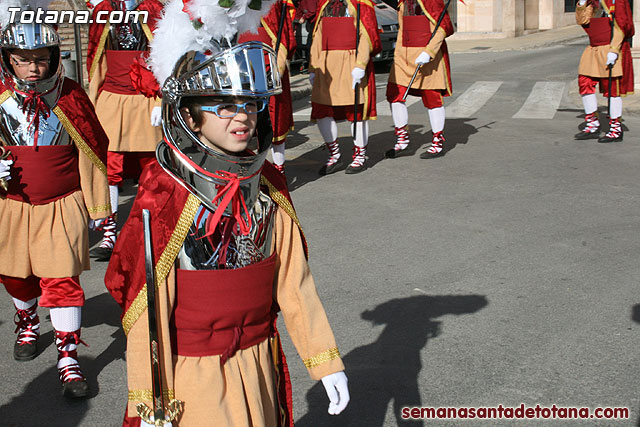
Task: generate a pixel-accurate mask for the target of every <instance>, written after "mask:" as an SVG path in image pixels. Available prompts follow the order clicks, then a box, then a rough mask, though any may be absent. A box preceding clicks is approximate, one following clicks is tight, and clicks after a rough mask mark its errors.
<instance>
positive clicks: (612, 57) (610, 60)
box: [607, 52, 618, 65]
mask: <svg viewBox="0 0 640 427" xmlns="http://www.w3.org/2000/svg"><path fill="white" fill-rule="evenodd" d="M617 60H618V54H617V53H615V52H609V53H607V65H613V64H615V63H616V61H617Z"/></svg>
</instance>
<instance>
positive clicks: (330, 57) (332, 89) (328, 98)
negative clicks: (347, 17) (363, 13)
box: [309, 3, 373, 106]
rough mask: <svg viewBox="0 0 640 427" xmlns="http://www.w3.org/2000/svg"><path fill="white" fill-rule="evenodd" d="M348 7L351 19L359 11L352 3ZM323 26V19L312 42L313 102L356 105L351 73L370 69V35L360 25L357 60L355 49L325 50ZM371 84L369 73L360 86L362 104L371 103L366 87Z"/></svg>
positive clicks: (310, 67)
mask: <svg viewBox="0 0 640 427" xmlns="http://www.w3.org/2000/svg"><path fill="white" fill-rule="evenodd" d="M348 7H349V13H350V14H351V16H356V10H355V9H354V8H353V7H352V6H351V4H350V3H348ZM354 21H355V19H354ZM322 24H323V21H322V19H320V22H319V23H318V24H317V25H318V28H317V29H316V31H315V33H314V36H313V42H312V43H311V51H310V61H309V72H310V73H315V79H314V82H313V90H312V92H311V101H312V102H315V103H318V104H323V105H331V106H339V105H353V100H354V89H353V79H352V78H351V71H352V70H353V69H354V68H355V67H359V68H362V69H363V70H364V69H366V68H367V64H368V63H369V56H370V53H371V51H372V50H373V45H372V44H371V40H370V39H369V34H368V33H367V30H366V29H365V28H364V25H360V41H359V43H358V57H357V58H356V51H355V49H352V50H323V49H322V32H323V28H322ZM354 32H355V24H354ZM368 81H369V79H368V76H367V74H366V73H365V76H364V77H363V78H362V81H361V82H360V84H359V85H358V90H359V92H360V94H359V99H360V103H364V104H365V105H366V103H367V101H366V99H367V98H366V95H367V94H366V87H367V83H368Z"/></svg>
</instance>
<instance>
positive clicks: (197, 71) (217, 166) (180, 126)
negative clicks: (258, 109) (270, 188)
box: [156, 41, 282, 213]
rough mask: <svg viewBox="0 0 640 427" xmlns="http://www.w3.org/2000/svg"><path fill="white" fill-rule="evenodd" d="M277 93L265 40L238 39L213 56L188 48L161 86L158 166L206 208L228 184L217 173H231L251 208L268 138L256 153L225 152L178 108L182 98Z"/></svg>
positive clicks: (261, 96)
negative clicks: (208, 141) (206, 140)
mask: <svg viewBox="0 0 640 427" xmlns="http://www.w3.org/2000/svg"><path fill="white" fill-rule="evenodd" d="M218 46H219V45H218ZM281 92H282V84H281V81H280V75H279V73H278V67H277V66H276V55H275V52H274V51H273V49H271V47H269V46H267V45H266V44H264V43H261V42H254V41H252V42H247V43H242V44H238V45H235V46H231V47H228V48H226V49H222V48H221V50H219V51H218V52H217V53H214V54H212V55H206V54H205V53H202V52H199V51H190V52H187V53H186V54H184V55H183V56H182V57H181V58H180V60H178V62H177V64H176V66H175V67H174V69H173V73H172V75H171V76H170V77H169V78H168V79H166V81H165V83H164V85H163V88H162V126H163V132H164V135H165V141H164V142H162V143H160V144H159V145H158V148H157V151H156V155H157V157H158V161H159V163H160V165H162V167H163V168H164V169H165V170H166V171H167V172H168V173H169V174H171V175H172V176H174V178H176V179H178V181H180V182H181V183H182V184H183V185H184V186H185V187H186V188H187V189H188V190H189V191H190V192H192V193H193V194H194V195H196V196H197V197H198V198H199V199H200V200H201V201H202V202H203V203H204V204H205V205H206V206H208V207H209V208H210V209H215V208H216V206H215V205H214V203H213V202H212V201H213V200H214V198H215V196H216V194H217V192H218V190H219V188H221V187H224V186H225V185H226V184H227V183H228V181H227V180H225V179H223V178H220V177H221V174H223V175H225V174H228V173H230V174H233V175H235V176H237V178H238V180H239V181H240V189H241V191H242V195H243V198H244V200H245V202H246V205H247V206H252V205H253V204H254V203H255V201H256V197H257V195H258V189H259V184H260V171H261V169H262V165H263V164H264V161H265V158H266V156H267V152H268V148H269V147H270V145H271V138H267V139H266V140H265V141H264V143H262V144H259V145H258V149H257V152H256V154H255V155H246V156H233V155H228V154H225V153H222V152H219V151H216V150H213V149H211V148H210V147H208V146H206V145H205V144H203V143H202V142H201V141H200V139H199V138H198V137H197V136H196V135H195V134H194V133H193V131H191V130H190V128H189V126H188V125H187V123H186V122H185V121H184V118H183V116H182V114H181V112H180V108H181V107H182V106H183V100H185V99H189V98H193V97H224V96H239V97H249V98H255V99H258V100H262V101H263V102H265V103H266V102H268V98H269V97H270V96H272V95H277V94H279V93H281ZM216 204H217V203H216ZM228 209H230V207H229V208H228ZM228 213H230V212H228Z"/></svg>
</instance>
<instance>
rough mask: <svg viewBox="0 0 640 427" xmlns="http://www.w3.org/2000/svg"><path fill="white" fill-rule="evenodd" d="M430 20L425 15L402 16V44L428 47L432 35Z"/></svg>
mask: <svg viewBox="0 0 640 427" xmlns="http://www.w3.org/2000/svg"><path fill="white" fill-rule="evenodd" d="M430 28H431V27H430V25H429V20H428V19H427V17H426V16H424V15H414V16H403V17H402V45H403V46H404V47H426V46H427V45H428V44H429V38H430V37H431V32H430V31H429V29H430Z"/></svg>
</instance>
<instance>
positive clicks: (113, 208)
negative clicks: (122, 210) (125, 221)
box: [109, 185, 119, 213]
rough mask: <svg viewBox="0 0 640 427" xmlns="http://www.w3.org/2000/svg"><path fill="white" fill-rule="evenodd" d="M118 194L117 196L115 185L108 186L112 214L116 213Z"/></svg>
mask: <svg viewBox="0 0 640 427" xmlns="http://www.w3.org/2000/svg"><path fill="white" fill-rule="evenodd" d="M118 194H119V190H118V186H117V185H110V186H109V199H110V200H111V212H112V213H116V212H118Z"/></svg>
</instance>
